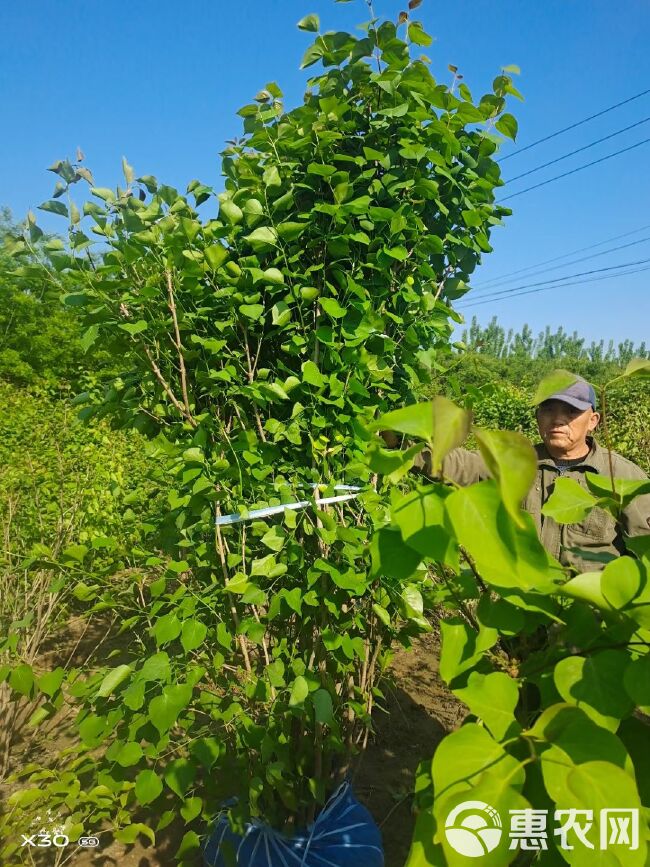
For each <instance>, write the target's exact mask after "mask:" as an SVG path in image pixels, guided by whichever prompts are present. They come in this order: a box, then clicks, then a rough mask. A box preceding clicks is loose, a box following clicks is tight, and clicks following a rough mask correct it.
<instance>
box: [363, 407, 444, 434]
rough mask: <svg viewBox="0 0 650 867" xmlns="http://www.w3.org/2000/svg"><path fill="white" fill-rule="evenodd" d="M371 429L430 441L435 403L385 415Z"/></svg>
mask: <svg viewBox="0 0 650 867" xmlns="http://www.w3.org/2000/svg"><path fill="white" fill-rule="evenodd" d="M370 429H371V430H389V431H396V432H397V433H403V434H408V435H409V436H415V437H418V438H419V439H423V440H427V441H430V440H431V439H432V438H433V403H432V401H427V402H426V403H414V404H411V405H410V406H405V407H402V408H401V409H394V410H392V411H391V412H387V413H384V415H382V416H381V417H380V418H379V419H377V421H375V422H373V423H372V424H371V425H370Z"/></svg>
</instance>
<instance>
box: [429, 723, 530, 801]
mask: <svg viewBox="0 0 650 867" xmlns="http://www.w3.org/2000/svg"><path fill="white" fill-rule="evenodd" d="M488 770H489V771H491V772H492V773H493V774H497V775H499V776H501V777H504V778H509V779H510V782H511V783H512V784H513V785H517V786H521V785H522V784H523V782H524V779H525V772H524V767H523V765H522V764H521V763H520V762H519V761H518V760H517V759H515V758H513V757H512V756H510V755H508V753H506V751H505V750H504V748H503V747H502V746H501V744H498V743H497V742H496V741H495V740H494V739H493V738H492V737H490V735H489V734H488V732H487V731H486V729H484V728H482V727H481V726H478V725H476V723H466V724H465V725H463V726H462V727H461V728H460V729H458V730H457V731H455V732H452V734H450V735H447V737H446V738H443V740H442V741H441V742H440V743H439V744H438V746H437V748H436V751H435V753H434V755H433V762H432V765H431V772H432V776H433V785H434V788H435V792H436V799H438V798H442V797H443V796H449V795H450V794H451V793H452V792H454V791H459V790H460V791H463V792H465V793H466V792H467V791H471V790H472V787H473V786H474V785H475V784H476V783H477V781H478V779H479V777H480V776H481V774H483V773H485V771H488Z"/></svg>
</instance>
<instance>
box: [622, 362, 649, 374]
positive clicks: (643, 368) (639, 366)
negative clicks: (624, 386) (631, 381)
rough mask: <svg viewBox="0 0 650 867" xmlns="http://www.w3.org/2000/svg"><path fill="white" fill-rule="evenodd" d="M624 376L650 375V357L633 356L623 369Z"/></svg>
mask: <svg viewBox="0 0 650 867" xmlns="http://www.w3.org/2000/svg"><path fill="white" fill-rule="evenodd" d="M622 376H624V377H630V376H640V377H643V378H646V377H650V358H633V359H632V360H631V361H630V362H629V363H628V365H627V367H626V368H625V370H624V371H623V374H622Z"/></svg>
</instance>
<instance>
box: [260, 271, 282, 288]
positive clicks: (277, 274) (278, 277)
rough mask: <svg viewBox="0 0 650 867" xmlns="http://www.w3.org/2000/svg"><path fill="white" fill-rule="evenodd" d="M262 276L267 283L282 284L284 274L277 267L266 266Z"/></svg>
mask: <svg viewBox="0 0 650 867" xmlns="http://www.w3.org/2000/svg"><path fill="white" fill-rule="evenodd" d="M263 276H264V279H265V280H266V282H267V283H273V284H274V285H275V286H283V285H284V282H285V280H284V274H283V273H282V271H280V269H279V268H266V270H265V271H264V275H263Z"/></svg>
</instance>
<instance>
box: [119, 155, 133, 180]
mask: <svg viewBox="0 0 650 867" xmlns="http://www.w3.org/2000/svg"><path fill="white" fill-rule="evenodd" d="M122 171H123V173H124V180H125V181H126V184H127V186H128V187H130V186H131V184H132V183H133V179H134V178H135V172H134V171H133V167H132V166H130V165H129V164H128V162H127V160H126V157H122Z"/></svg>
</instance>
